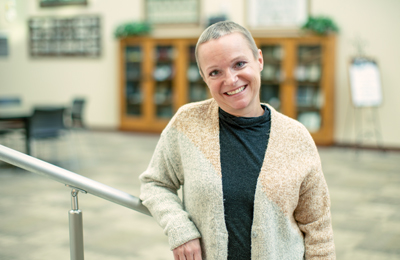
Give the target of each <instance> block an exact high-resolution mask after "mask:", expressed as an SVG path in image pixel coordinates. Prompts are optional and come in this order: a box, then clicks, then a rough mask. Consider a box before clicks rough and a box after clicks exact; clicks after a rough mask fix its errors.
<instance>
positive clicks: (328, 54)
mask: <svg viewBox="0 0 400 260" xmlns="http://www.w3.org/2000/svg"><path fill="white" fill-rule="evenodd" d="M196 41H197V39H155V38H147V37H132V38H125V39H121V40H120V54H121V55H120V64H121V70H120V72H121V75H120V107H121V109H120V129H122V130H134V131H146V132H161V131H162V129H163V128H164V127H165V126H166V125H167V123H168V121H169V119H170V118H171V117H172V116H173V114H174V113H175V112H176V111H177V110H178V108H179V107H180V106H182V105H184V104H186V103H189V102H196V101H200V100H204V99H207V98H210V97H211V95H210V92H209V90H208V87H207V85H206V84H205V83H204V81H203V80H202V78H201V76H200V73H199V70H198V68H197V64H196V59H195V44H196ZM255 41H256V44H257V46H258V47H259V48H260V49H261V51H262V54H263V58H264V68H263V71H262V72H261V87H260V98H261V101H262V102H266V103H269V104H270V105H272V106H273V107H274V108H275V109H277V110H278V111H280V112H282V113H283V114H285V115H287V116H289V117H292V118H294V119H296V120H298V121H300V122H301V123H302V124H304V125H305V126H306V127H307V129H308V130H309V131H310V133H311V135H312V137H313V138H314V140H315V142H316V143H317V144H319V145H330V144H332V143H333V118H334V117H333V114H334V109H333V97H334V94H333V90H334V82H333V81H334V79H333V74H334V57H335V37H334V36H333V35H330V36H323V37H322V36H321V37H320V36H304V37H290V38H262V37H257V38H255Z"/></svg>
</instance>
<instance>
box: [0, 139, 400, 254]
mask: <svg viewBox="0 0 400 260" xmlns="http://www.w3.org/2000/svg"><path fill="white" fill-rule="evenodd" d="M158 138H159V136H158V135H151V134H133V133H117V132H112V133H104V132H89V131H86V132H80V133H79V134H74V135H72V136H69V138H68V139H66V140H65V141H62V142H59V143H58V144H57V148H56V149H51V144H50V143H38V144H37V146H35V148H38V149H35V150H36V154H37V156H38V157H40V158H42V159H43V160H46V161H51V162H53V163H55V164H58V165H60V166H62V167H65V168H67V169H70V170H72V171H75V172H77V173H79V174H81V175H84V176H86V177H89V178H92V179H94V180H96V181H99V182H102V183H104V184H107V185H109V186H112V187H115V188H117V189H120V190H123V191H125V192H128V193H130V194H132V195H135V196H138V195H139V187H140V184H139V181H138V176H139V174H140V173H142V172H143V171H144V170H145V169H146V167H147V164H148V163H149V160H150V158H151V155H152V152H153V150H154V148H155V145H156V143H157V140H158ZM0 142H1V141H0ZM16 149H18V147H16ZM55 151H57V153H56V152H55ZM319 151H320V155H321V159H322V166H323V169H324V173H325V177H326V180H327V183H328V186H329V190H330V195H331V201H332V221H333V230H334V236H335V244H336V253H337V259H338V260H394V259H400V153H395V152H387V153H382V152H379V151H360V152H359V153H358V155H357V154H356V153H355V152H354V151H353V150H348V149H344V148H337V147H336V148H335V147H333V148H319ZM70 207H71V206H70V189H69V188H67V187H65V186H64V185H63V184H61V183H57V182H55V181H53V180H50V179H47V178H44V177H42V176H40V175H37V174H33V173H29V172H26V171H24V170H20V169H18V168H15V167H11V166H9V165H6V164H4V163H0V260H27V259H28V260H47V259H52V260H54V259H57V260H63V259H65V260H67V259H70V254H69V234H68V211H69V210H70ZM79 207H80V209H81V210H82V212H83V221H84V243H85V259H87V260H90V259H93V260H103V259H104V260H127V259H132V260H135V259H149V260H164V259H173V256H172V253H171V252H170V250H169V247H168V244H167V239H166V237H165V235H164V234H163V231H162V229H161V228H160V227H159V226H158V225H157V224H156V223H155V221H154V220H153V219H152V218H151V217H148V216H145V215H142V214H140V213H137V212H135V211H132V210H130V209H127V208H124V207H122V206H119V205H116V204H113V203H111V202H108V201H105V200H103V199H100V198H98V197H95V196H93V195H90V194H80V195H79Z"/></svg>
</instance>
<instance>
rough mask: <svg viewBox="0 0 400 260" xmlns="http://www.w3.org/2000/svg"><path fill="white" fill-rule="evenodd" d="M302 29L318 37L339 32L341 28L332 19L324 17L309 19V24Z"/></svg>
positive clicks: (311, 17)
mask: <svg viewBox="0 0 400 260" xmlns="http://www.w3.org/2000/svg"><path fill="white" fill-rule="evenodd" d="M301 28H302V29H304V30H307V31H311V32H313V33H316V34H318V35H327V34H329V33H331V32H339V28H338V26H337V25H336V24H335V22H334V21H333V20H332V19H331V18H328V17H324V16H314V17H313V16H310V17H308V20H307V22H306V23H305V24H304V25H303V26H302V27H301Z"/></svg>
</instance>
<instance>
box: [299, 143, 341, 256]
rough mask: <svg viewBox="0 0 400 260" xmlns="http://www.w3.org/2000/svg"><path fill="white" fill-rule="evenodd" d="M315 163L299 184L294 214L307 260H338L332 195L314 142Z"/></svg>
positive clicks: (313, 158)
mask: <svg viewBox="0 0 400 260" xmlns="http://www.w3.org/2000/svg"><path fill="white" fill-rule="evenodd" d="M312 146H313V149H312V150H313V151H312V152H311V153H312V154H313V156H311V158H312V159H311V161H312V166H311V167H310V172H309V174H308V175H307V176H306V177H305V179H304V180H303V182H302V184H301V187H300V196H299V201H298V206H297V208H296V210H295V212H294V217H295V219H296V221H297V223H298V225H299V228H300V230H301V231H302V232H303V233H304V236H305V257H306V258H305V259H306V260H309V259H313V260H314V259H315V260H316V259H321V260H322V259H323V260H328V259H329V260H332V259H336V256H335V245H334V242H333V231H332V224H331V213H330V198H329V192H328V186H327V184H326V181H325V178H324V175H323V173H322V167H321V162H320V158H319V156H318V152H317V150H316V147H315V145H314V144H313V145H312Z"/></svg>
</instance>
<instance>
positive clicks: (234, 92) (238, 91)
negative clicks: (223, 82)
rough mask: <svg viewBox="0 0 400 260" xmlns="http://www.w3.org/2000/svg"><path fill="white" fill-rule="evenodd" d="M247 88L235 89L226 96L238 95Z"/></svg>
mask: <svg viewBox="0 0 400 260" xmlns="http://www.w3.org/2000/svg"><path fill="white" fill-rule="evenodd" d="M246 86H247V85H246ZM246 86H243V87H240V88H238V89H235V90H232V91H229V92H226V94H227V95H228V96H232V95H235V94H238V93H240V92H242V91H243V90H244V89H245V88H246Z"/></svg>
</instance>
